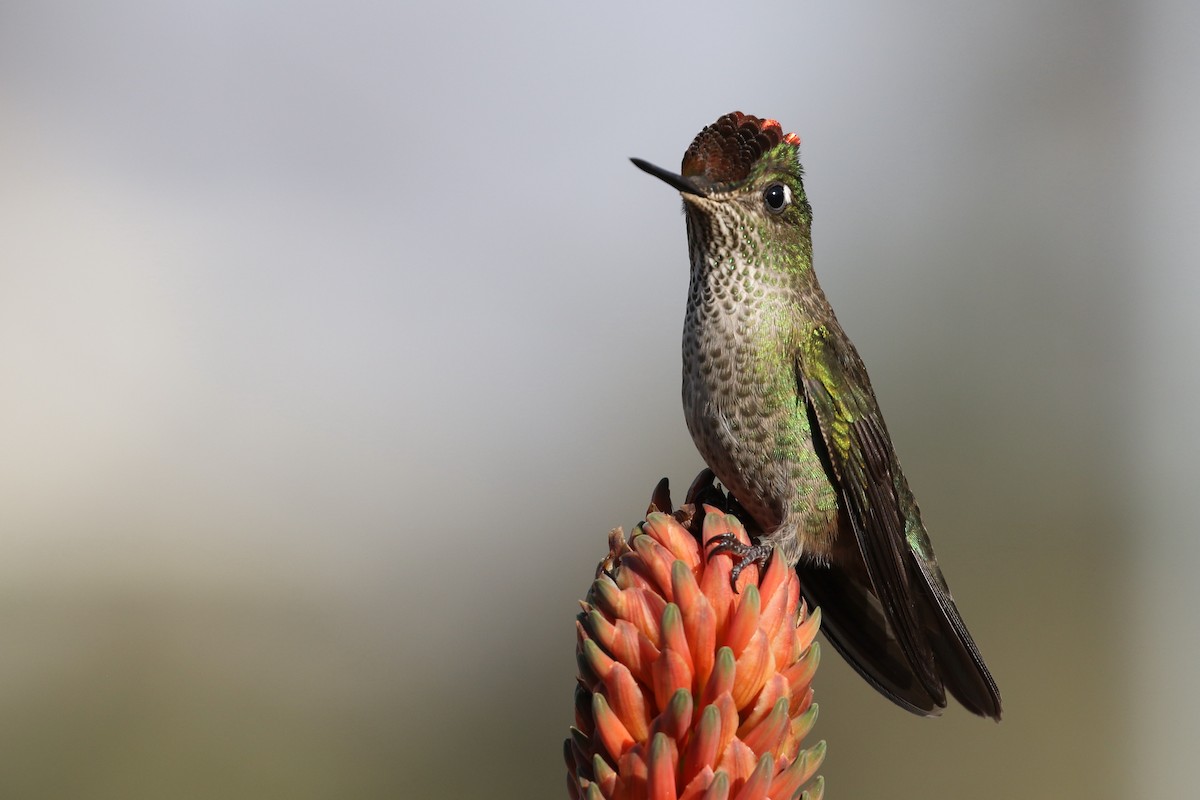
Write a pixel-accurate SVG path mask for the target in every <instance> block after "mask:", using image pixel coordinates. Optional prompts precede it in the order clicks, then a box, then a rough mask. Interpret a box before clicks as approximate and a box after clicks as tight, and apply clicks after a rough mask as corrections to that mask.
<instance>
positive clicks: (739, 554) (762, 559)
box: [708, 533, 773, 594]
mask: <svg viewBox="0 0 1200 800" xmlns="http://www.w3.org/2000/svg"><path fill="white" fill-rule="evenodd" d="M708 544H709V545H710V546H713V545H715V546H714V547H713V548H712V549H711V550H709V551H708V558H710V559H711V558H712V557H713V556H715V555H720V554H721V553H729V554H730V555H731V556H734V557H736V558H737V563H736V564H734V565H733V569H732V570H730V572H729V585H730V586H732V587H733V593H734V594H737V593H738V589H737V579H738V576H739V575H741V574H742V570H744V569H745V568H746V567H748V566H750V565H751V564H758V565H759V566H766V563H767V558H768V557H769V556H770V555H771V551H772V549H773V548H772V547H771V545H769V544H743V543H742V542H740V541H739V540H738V538H737V536H735V535H733V534H732V533H723V534H721V535H720V536H714V537H713V538H711V539H709V540H708Z"/></svg>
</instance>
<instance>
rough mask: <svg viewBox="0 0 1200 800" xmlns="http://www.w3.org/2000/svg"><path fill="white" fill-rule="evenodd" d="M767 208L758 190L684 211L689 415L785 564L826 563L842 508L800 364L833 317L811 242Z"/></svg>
mask: <svg viewBox="0 0 1200 800" xmlns="http://www.w3.org/2000/svg"><path fill="white" fill-rule="evenodd" d="M760 196H761V190H759V189H757V188H755V189H753V190H751V191H746V192H730V193H726V194H718V195H714V196H711V197H708V198H699V197H696V198H687V201H686V202H685V210H686V216H687V231H688V245H689V255H690V261H691V280H690V286H689V289H688V302H687V313H686V316H685V318H684V328H683V406H684V414H685V417H686V420H687V425H688V430H689V431H690V432H691V434H692V439H693V440H694V441H695V443H696V447H697V449H699V451H700V453H701V455H702V456H703V457H704V460H705V461H706V462H707V463H708V465H709V466H710V467H711V468H712V470H713V472H714V473H716V475H717V477H718V478H719V479H720V480H721V482H722V483H724V484H725V485H726V486H727V487H728V488H729V490H730V491H731V492H732V493H733V494H734V496H735V497H737V498H738V501H739V502H740V503H742V505H743V506H744V507H745V508H746V510H747V511H748V512H750V514H751V515H752V516H753V517H754V519H755V521H756V522H758V524H759V525H760V526H761V527H762V528H763V529H764V531H766V532H767V533H768V534H769V536H768V539H769V541H770V543H771V544H772V545H773V546H775V547H776V548H777V549H778V550H779V551H780V554H781V555H783V556H784V557H785V558H787V560H788V561H789V562H792V563H794V562H795V561H797V560H798V559H799V557H800V554H801V551H803V552H805V553H807V554H808V555H809V556H810V557H814V558H816V559H818V560H824V559H825V558H826V557H827V556H828V555H829V550H830V548H831V546H832V544H833V539H834V538H835V535H836V527H837V496H836V492H835V491H834V488H833V486H832V485H831V484H830V481H829V478H828V475H827V474H826V472H825V469H824V468H823V466H822V463H821V460H820V458H819V457H818V455H817V453H816V450H815V448H814V446H813V431H812V427H811V425H810V421H809V415H808V413H807V410H806V407H805V404H804V401H803V397H802V396H801V391H800V389H799V386H798V384H797V379H796V356H797V352H798V348H799V345H800V342H801V340H802V338H803V337H805V336H807V335H810V334H811V331H812V330H813V328H814V327H815V326H816V325H818V324H820V323H821V322H822V321H824V320H825V319H826V318H827V317H828V316H830V315H832V311H830V309H829V305H828V303H827V302H826V301H825V297H824V295H823V294H822V292H821V290H820V287H819V286H818V284H817V282H816V278H815V276H814V275H813V271H812V268H811V263H812V262H811V246H810V244H809V240H808V237H807V235H806V234H807V230H804V231H796V230H794V229H788V228H785V227H783V226H778V227H776V228H772V227H770V226H771V220H769V219H764V218H762V217H761V215H760V213H759V212H758V211H757V210H756V208H755V204H760V203H761V199H760ZM801 234H804V235H801ZM797 237H799V238H801V239H802V241H799V242H797V241H794V239H796V238H797Z"/></svg>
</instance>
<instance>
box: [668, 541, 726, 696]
mask: <svg viewBox="0 0 1200 800" xmlns="http://www.w3.org/2000/svg"><path fill="white" fill-rule="evenodd" d="M671 586H672V587H673V589H674V593H675V602H676V603H678V605H679V611H680V613H681V614H682V615H683V630H684V633H685V634H686V636H687V641H688V651H689V652H690V654H691V658H692V669H693V673H694V674H695V679H696V683H695V687H694V688H699V687H701V686H703V685H704V684H705V682H707V681H708V676H709V675H710V674H711V673H712V668H713V660H714V659H715V658H716V652H715V651H716V646H717V618H716V614H714V613H713V610H712V606H710V605H709V603H708V598H707V597H705V596H704V594H703V593H701V591H700V584H698V583H696V576H695V575H693V574H692V571H691V569H690V568H689V567H688V565H687V563H686V562H684V561H676V562H675V563H674V564H673V565H672V567H671Z"/></svg>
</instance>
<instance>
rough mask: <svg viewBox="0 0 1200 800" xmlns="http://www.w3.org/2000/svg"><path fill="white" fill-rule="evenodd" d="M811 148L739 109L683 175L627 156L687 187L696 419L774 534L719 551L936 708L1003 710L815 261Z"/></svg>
mask: <svg viewBox="0 0 1200 800" xmlns="http://www.w3.org/2000/svg"><path fill="white" fill-rule="evenodd" d="M799 145H800V140H799V138H798V137H796V136H795V134H790V133H789V134H786V135H785V134H784V133H783V131H782V129H781V128H780V126H779V123H778V122H776V121H774V120H770V119H759V118H757V117H752V116H748V115H745V114H742V113H740V112H734V113H732V114H726V115H725V116H723V117H721V118H720V119H719V120H717V121H716V122H715V123H713V124H712V125H709V126H707V127H706V128H704V130H702V131H701V132H700V133H699V134H698V135H697V136H696V138H695V140H694V141H693V142H692V144H691V146H690V147H689V148H688V149H687V152H686V153H685V154H684V157H683V167H682V169H681V172H680V173H679V174H676V173H673V172H669V171H667V170H664V169H661V168H659V167H656V166H654V165H652V164H649V163H647V162H645V161H642V160H640V159H633V162H634V164H636V165H637V166H638V167H640V168H641V169H643V170H645V171H646V172H648V173H650V174H651V175H654V176H655V177H657V178H660V179H662V180H663V181H665V182H666V183H667V184H669V185H670V186H672V187H674V188H675V189H677V190H679V192H680V193H681V194H682V196H683V209H684V216H685V217H686V220H687V238H688V253H689V256H690V260H691V282H690V286H689V288H688V298H687V313H686V316H685V318H684V325H683V407H684V413H685V416H686V418H687V425H688V430H689V431H691V434H692V438H693V440H694V441H695V443H696V447H697V448H698V449H699V450H700V454H701V455H702V456H703V457H704V460H705V461H706V462H707V463H708V465H709V467H711V468H712V471H713V472H714V473H715V474H716V476H717V478H719V479H720V480H721V482H722V483H723V484H725V486H726V488H727V489H729V491H730V492H731V493H732V494H733V496H734V497H735V498H736V499H737V501H738V503H740V504H741V506H742V507H743V508H745V509H746V511H747V512H748V513H749V514H750V516H751V517H753V519H754V521H755V522H756V523H757V525H758V526H759V527H760V528H761V530H762V536H761V537H759V538H758V540H757V543H756V544H754V545H743V544H740V543H738V542H737V541H735V540H732V539H726V540H724V541H722V542H720V543H718V545H717V547H716V548H714V549H713V550H712V551H710V554H711V553H717V552H724V553H729V554H732V556H734V557H735V558H737V559H738V562H737V565H736V566H735V569H736V570H737V571H739V572H740V571H741V569H742V568H744V567H745V566H747V565H749V564H751V563H755V562H758V563H762V562H765V560H766V559H767V558H768V557H769V556H771V554H772V553H773V554H774V556H773V557H774V558H783V559H786V560H787V562H788V563H789V564H793V565H795V567H796V569H797V570H798V571H799V573H800V583H801V587H802V591H803V592H804V595H805V597H806V598H807V600H808V602H809V603H810V604H813V605H818V606H820V607H821V613H822V620H823V622H822V629H823V630H824V632H825V636H826V638H827V639H828V640H829V641H830V642H831V643H832V644H833V645H834V647H836V648H837V649H838V651H840V652H841V654H842V655H843V656H844V657H845V658H846V660H847V661H849V662H850V664H851V665H852V666H853V667H854V669H856V670H857V671H858V672H859V674H860V675H862V676H863V677H864V678H865V679H866V680H867V681H868V682H869V683H870V684H871V685H872V686H874V687H875V688H876V689H878V690H879V691H880V692H882V693H883V694H884V695H885V696H887V697H888V698H890V699H891V700H892V701H894V702H895V703H896V704H898V705H900V706H901V707H903V708H905V709H907V710H909V711H912V712H914V713H916V714H922V715H930V716H932V715H936V714H939V713H941V711H942V709H943V708H945V706H946V691H947V690H948V691H949V692H950V694H951V695H953V696H954V697H956V698H957V699H958V701H959V702H960V703H962V704H963V706H965V707H966V708H967V709H969V710H970V711H972V712H974V713H976V714H980V715H982V716H986V717H992V718H995V719H999V718H1000V692H999V690H998V689H997V687H996V683H995V681H993V680H992V676H991V674H990V673H989V672H988V669H987V666H986V665H985V664H984V663H983V658H982V656H980V654H979V649H978V648H977V647H976V646H975V642H974V641H973V640H972V639H971V635H970V633H968V632H967V628H966V625H964V624H963V621H962V617H960V616H959V613H958V608H957V607H956V606H955V604H954V599H953V598H952V597H951V596H950V590H949V588H948V587H947V585H946V580H945V578H944V577H943V576H942V571H941V569H939V568H938V563H937V559H936V558H935V557H934V554H933V548H932V547H931V545H930V542H929V536H928V534H926V532H925V526H924V524H923V523H922V522H921V514H920V511H919V510H918V509H917V504H916V501H915V500H914V499H913V495H912V492H911V491H910V490H909V488H908V482H907V481H906V480H905V478H904V473H903V472H902V471H901V469H900V462H899V461H898V460H897V459H896V453H895V451H894V449H893V447H892V440H891V437H890V436H889V435H888V431H887V426H886V425H885V424H884V421H883V416H882V415H881V414H880V412H879V405H878V403H877V401H876V399H875V392H874V391H873V390H872V388H871V381H870V379H869V378H868V377H867V371H866V368H865V367H864V366H863V363H862V359H860V358H859V355H858V351H857V350H855V348H854V345H853V344H851V343H850V339H849V338H847V337H846V334H845V333H844V332H843V331H842V326H841V325H840V324H839V323H838V320H837V317H836V316H834V313H833V309H832V308H830V306H829V301H828V300H826V299H825V293H824V292H822V291H821V287H820V284H818V283H817V276H816V274H815V273H814V272H813V262H812V234H811V230H812V208H811V207H810V206H809V203H808V196H807V195H806V194H805V192H804V181H803V177H802V170H801V167H800V160H799ZM735 578H736V576H735Z"/></svg>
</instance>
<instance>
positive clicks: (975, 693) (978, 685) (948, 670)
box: [913, 562, 1000, 722]
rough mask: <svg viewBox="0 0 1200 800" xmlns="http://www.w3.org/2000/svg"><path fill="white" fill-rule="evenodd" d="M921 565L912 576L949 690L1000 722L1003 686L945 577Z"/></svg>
mask: <svg viewBox="0 0 1200 800" xmlns="http://www.w3.org/2000/svg"><path fill="white" fill-rule="evenodd" d="M918 566H919V567H920V568H919V569H918V570H917V571H918V573H919V574H917V575H914V576H913V584H914V585H915V586H916V587H917V591H918V592H919V593H920V594H922V595H924V597H923V599H924V600H925V601H926V603H927V608H926V609H925V610H924V613H923V615H922V616H923V617H924V618H925V624H926V626H927V627H928V628H930V629H931V630H930V631H929V634H930V635H929V643H930V645H931V646H932V647H933V654H934V658H935V659H936V661H937V666H938V671H939V672H941V674H942V681H943V682H944V683H945V684H946V689H948V690H949V692H950V694H952V695H954V698H955V699H956V700H958V702H960V703H962V705H963V707H964V708H966V709H967V710H968V711H970V712H971V713H973V714H978V715H979V716H981V717H991V718H992V719H994V720H996V721H997V722H998V721H999V720H1000V689H999V688H998V687H997V686H996V682H995V681H994V680H993V679H992V674H991V673H990V672H988V668H987V665H986V664H984V663H983V656H981V655H979V648H978V647H976V646H975V641H974V640H973V639H972V638H971V634H970V633H969V632H968V631H967V626H966V625H965V624H963V621H962V617H961V616H959V614H958V606H956V605H955V604H954V598H953V597H951V596H950V591H949V589H947V588H946V583H945V580H944V579H942V577H941V574H940V573H938V574H937V575H931V574H930V573H929V572H928V571H927V570H926V568H925V565H923V564H920V562H918ZM934 569H936V567H935V568H934ZM922 589H924V590H925V591H923V592H922V591H921V590H922Z"/></svg>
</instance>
